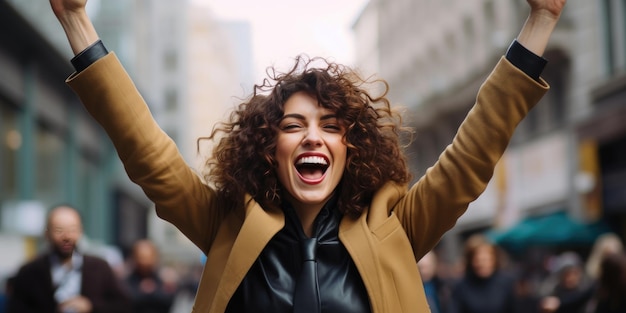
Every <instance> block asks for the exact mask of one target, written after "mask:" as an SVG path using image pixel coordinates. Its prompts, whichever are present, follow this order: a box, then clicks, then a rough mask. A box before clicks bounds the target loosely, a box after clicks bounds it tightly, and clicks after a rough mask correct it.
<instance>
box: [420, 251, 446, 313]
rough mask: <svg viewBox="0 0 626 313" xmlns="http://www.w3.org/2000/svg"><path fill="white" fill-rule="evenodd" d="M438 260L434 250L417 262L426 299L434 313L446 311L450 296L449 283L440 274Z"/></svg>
mask: <svg viewBox="0 0 626 313" xmlns="http://www.w3.org/2000/svg"><path fill="white" fill-rule="evenodd" d="M438 262H439V260H438V258H437V254H435V252H434V251H432V250H431V251H430V252H428V253H426V255H424V256H423V257H422V258H421V259H420V260H419V261H418V262H417V267H418V269H419V271H420V275H421V276H422V283H423V285H424V292H425V293H426V300H427V301H428V305H429V306H430V311H431V312H432V313H444V312H446V305H447V303H448V299H449V298H450V288H449V284H448V283H447V282H446V281H444V280H443V279H441V278H440V277H439V275H438V264H439V263H438Z"/></svg>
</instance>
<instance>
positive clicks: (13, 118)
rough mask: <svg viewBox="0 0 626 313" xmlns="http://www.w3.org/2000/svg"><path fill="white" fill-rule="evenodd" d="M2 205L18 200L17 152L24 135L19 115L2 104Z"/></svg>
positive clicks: (0, 110)
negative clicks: (19, 122)
mask: <svg viewBox="0 0 626 313" xmlns="http://www.w3.org/2000/svg"><path fill="white" fill-rule="evenodd" d="M0 136H2V142H1V144H0V203H1V202H3V201H6V200H9V199H15V198H17V186H16V184H17V176H16V175H17V173H16V171H17V151H18V150H19V148H20V146H21V145H22V135H21V133H20V132H19V130H18V128H17V114H16V113H15V111H13V110H10V109H9V108H7V107H6V106H4V105H3V103H2V102H0Z"/></svg>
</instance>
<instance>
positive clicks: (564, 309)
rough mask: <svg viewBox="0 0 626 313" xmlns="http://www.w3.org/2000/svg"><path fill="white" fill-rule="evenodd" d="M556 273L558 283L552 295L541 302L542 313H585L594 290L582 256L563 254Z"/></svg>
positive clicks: (569, 253)
mask: <svg viewBox="0 0 626 313" xmlns="http://www.w3.org/2000/svg"><path fill="white" fill-rule="evenodd" d="M554 271H555V274H556V275H557V282H556V285H555V286H554V287H552V290H551V292H550V294H549V295H548V296H547V297H544V298H543V299H542V300H541V304H540V306H541V309H542V311H541V312H545V313H553V312H554V313H583V312H585V308H586V306H587V304H588V302H589V300H590V299H591V296H592V295H593V290H594V289H593V285H592V284H591V282H590V281H589V279H588V278H587V277H586V276H585V271H584V266H583V263H582V260H581V259H580V256H579V255H578V254H577V253H575V252H573V251H567V252H563V253H562V254H561V255H559V256H558V258H557V260H556V265H555V268H554Z"/></svg>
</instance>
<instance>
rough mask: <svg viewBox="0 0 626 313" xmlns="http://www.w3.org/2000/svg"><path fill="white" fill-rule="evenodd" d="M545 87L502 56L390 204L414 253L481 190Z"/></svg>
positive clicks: (444, 228)
mask: <svg viewBox="0 0 626 313" xmlns="http://www.w3.org/2000/svg"><path fill="white" fill-rule="evenodd" d="M548 88H549V87H548V85H547V83H546V82H545V81H543V80H540V81H535V80H533V79H532V78H530V77H528V76H527V75H526V74H524V73H523V72H522V71H521V70H519V69H518V68H516V67H515V66H513V65H512V64H511V63H510V62H509V61H508V60H506V59H505V58H501V60H500V61H499V62H498V64H497V65H496V67H495V69H494V70H493V71H492V72H491V74H490V75H489V77H488V78H487V80H486V81H485V82H484V83H483V84H482V86H481V88H480V89H479V92H478V96H477V97H476V102H475V104H474V106H473V107H472V109H471V110H470V112H469V113H468V115H467V117H466V118H465V120H464V121H463V123H462V124H461V126H460V128H459V130H458V132H457V134H456V136H455V137H454V139H453V141H452V143H451V144H450V145H449V146H448V147H446V149H445V150H444V152H443V153H442V154H441V155H440V157H439V160H438V161H437V162H436V163H435V164H434V165H433V166H432V167H431V168H429V169H428V170H427V171H426V174H425V175H424V176H423V177H421V178H420V179H419V180H418V182H417V183H415V184H414V185H413V186H412V187H411V188H410V189H409V191H408V193H407V194H406V196H405V197H403V198H402V199H401V200H400V201H399V202H398V204H397V205H396V206H395V207H394V212H395V213H396V214H397V215H398V218H399V219H400V221H401V223H402V225H403V227H404V229H405V231H406V233H407V236H408V237H409V240H410V242H411V245H412V248H413V253H414V254H415V257H416V259H419V258H421V256H423V255H424V254H425V253H426V252H427V251H428V250H430V249H432V248H433V247H434V245H436V244H437V242H438V241H439V240H440V239H441V237H442V236H443V234H444V233H445V232H446V231H448V230H449V229H450V228H452V227H453V226H454V225H455V223H456V221H457V219H458V218H459V217H460V216H461V215H462V214H463V213H464V212H465V211H466V209H467V207H468V206H469V204H470V202H472V201H474V200H475V199H476V198H478V196H480V194H481V193H482V192H483V191H484V190H485V188H486V187H487V183H488V182H489V180H490V179H491V177H492V175H493V172H494V168H495V166H496V163H497V162H498V160H499V159H500V158H501V156H502V155H503V153H504V151H505V149H506V148H507V146H508V144H509V141H510V139H511V137H512V136H513V132H514V130H515V128H516V127H517V125H518V124H519V123H520V122H521V120H522V119H523V118H524V117H525V116H526V114H527V113H528V112H529V110H530V109H531V108H532V107H533V106H534V105H535V104H536V103H537V102H538V101H539V100H540V99H541V98H542V97H543V95H544V94H545V93H546V92H547V90H548Z"/></svg>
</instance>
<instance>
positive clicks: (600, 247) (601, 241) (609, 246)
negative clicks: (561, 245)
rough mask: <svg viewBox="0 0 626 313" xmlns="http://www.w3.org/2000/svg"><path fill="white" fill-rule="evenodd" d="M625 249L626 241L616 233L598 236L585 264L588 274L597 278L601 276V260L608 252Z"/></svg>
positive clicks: (592, 277)
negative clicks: (625, 242) (623, 241)
mask: <svg viewBox="0 0 626 313" xmlns="http://www.w3.org/2000/svg"><path fill="white" fill-rule="evenodd" d="M623 251H624V243H622V240H621V239H620V238H619V236H617V235H616V234H615V233H606V234H602V235H600V236H598V238H597V239H596V241H595V242H594V243H593V247H592V248H591V253H590V254H589V258H587V263H586V265H585V270H586V272H587V276H588V277H589V278H590V279H592V280H596V279H598V277H599V276H600V262H602V260H603V259H604V257H605V256H606V255H608V254H613V253H622V252H623Z"/></svg>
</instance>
